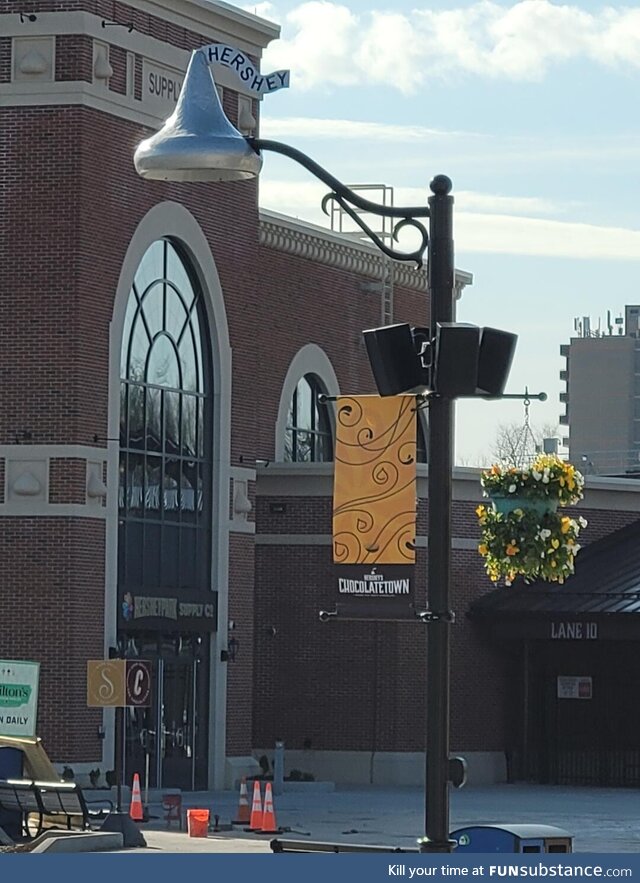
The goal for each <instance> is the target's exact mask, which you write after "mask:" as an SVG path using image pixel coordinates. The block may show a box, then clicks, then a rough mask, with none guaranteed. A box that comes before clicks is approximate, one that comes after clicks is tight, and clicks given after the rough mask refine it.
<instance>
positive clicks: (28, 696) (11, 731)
mask: <svg viewBox="0 0 640 883" xmlns="http://www.w3.org/2000/svg"><path fill="white" fill-rule="evenodd" d="M39 676H40V663H39V662H25V661H23V660H14V659H0V736H35V735H36V714H37V710H38V680H39Z"/></svg>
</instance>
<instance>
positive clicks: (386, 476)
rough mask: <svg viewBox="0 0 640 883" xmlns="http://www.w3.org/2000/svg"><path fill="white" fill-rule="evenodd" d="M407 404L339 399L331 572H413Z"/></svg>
mask: <svg viewBox="0 0 640 883" xmlns="http://www.w3.org/2000/svg"><path fill="white" fill-rule="evenodd" d="M415 401H416V400H415V396H388V397H385V398H381V397H379V396H340V397H339V398H338V402H337V412H336V414H337V416H336V427H337V428H336V445H335V474H334V490H333V560H334V563H336V564H414V563H415V536H416V428H417V426H416V420H417V418H416V405H415Z"/></svg>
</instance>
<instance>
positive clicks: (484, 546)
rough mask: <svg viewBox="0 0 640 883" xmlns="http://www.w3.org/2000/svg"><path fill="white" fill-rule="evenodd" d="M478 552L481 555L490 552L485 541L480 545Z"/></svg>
mask: <svg viewBox="0 0 640 883" xmlns="http://www.w3.org/2000/svg"><path fill="white" fill-rule="evenodd" d="M478 552H480V554H481V555H486V554H487V553H488V552H489V549H488V548H487V546H486V545H485V544H484V543H480V545H479V546H478Z"/></svg>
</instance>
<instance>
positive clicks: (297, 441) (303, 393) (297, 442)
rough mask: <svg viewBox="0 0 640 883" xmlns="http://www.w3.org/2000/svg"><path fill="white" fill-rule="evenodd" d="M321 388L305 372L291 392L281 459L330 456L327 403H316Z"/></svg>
mask: <svg viewBox="0 0 640 883" xmlns="http://www.w3.org/2000/svg"><path fill="white" fill-rule="evenodd" d="M323 392H324V390H323V388H322V387H321V385H320V381H319V380H318V378H317V377H316V376H315V375H314V374H305V376H304V377H302V378H301V379H300V380H299V381H298V383H297V385H296V388H295V389H294V391H293V396H292V397H291V404H290V406H289V413H288V415H287V426H286V430H285V445H284V458H285V460H289V461H291V462H294V463H312V462H323V461H327V460H332V459H333V439H332V436H331V424H330V422H329V414H328V412H327V406H326V405H323V404H320V403H319V402H318V396H319V395H320V394H321V393H323Z"/></svg>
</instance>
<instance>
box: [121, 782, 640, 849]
mask: <svg viewBox="0 0 640 883" xmlns="http://www.w3.org/2000/svg"><path fill="white" fill-rule="evenodd" d="M237 803H238V795H237V794H236V793H235V792H221V793H211V792H209V793H193V794H183V804H184V806H185V807H197V808H206V809H209V810H210V813H211V820H212V822H213V815H214V813H215V814H217V815H219V817H220V822H221V823H224V822H229V821H230V820H231V819H233V818H234V817H235V815H236V811H237ZM275 810H276V817H277V823H278V825H279V826H281V827H284V828H289V829H291V830H290V831H289V832H285V833H283V834H282V835H279V836H281V837H282V838H283V839H286V838H290V839H293V840H306V839H308V840H310V841H328V842H339V843H366V844H374V845H385V846H401V847H405V848H411V847H413V846H415V843H416V839H417V838H418V837H420V836H421V835H422V834H423V833H424V792H423V791H422V790H421V789H418V788H383V787H377V786H370V787H357V788H348V787H343V788H338V789H336V790H335V791H333V792H329V793H317V792H313V791H309V792H307V793H285V794H282V795H280V796H278V797H276V798H275ZM150 812H151V815H152V816H157V817H158V818H155V819H151V820H150V821H149V822H148V823H146V824H143V825H141V828H142V831H143V832H144V836H145V838H146V840H147V845H148V848H147V849H141V850H137V849H130V850H127V852H129V853H131V852H140V853H143V854H146V855H153V854H156V855H157V854H158V852H177V853H191V852H193V853H196V852H225V853H228V852H249V853H260V852H263V853H270V851H271V850H270V847H269V843H270V841H271V840H272V839H273V837H272V836H265V835H255V834H248V833H245V832H244V831H243V830H242V829H241V828H235V829H234V830H233V831H232V832H221V833H219V834H214V833H210V834H209V836H208V837H207V838H202V839H200V838H192V837H189V836H188V835H187V833H186V832H180V831H178V830H177V828H176V825H175V823H174V824H173V825H172V827H171V829H167V827H166V824H165V823H164V821H163V820H162V818H161V816H162V810H161V807H160V806H159V805H154V804H151V805H150ZM498 822H511V823H512V824H514V823H518V824H544V825H555V826H557V827H559V828H563V829H565V830H566V831H567V832H568V833H569V834H571V835H572V836H573V838H574V840H573V850H574V852H608V853H625V852H627V853H630V852H632V853H638V852H640V795H639V794H638V791H637V789H614V788H586V787H585V788H568V787H561V786H540V785H493V786H487V787H467V788H462V789H460V790H459V791H452V793H451V831H455V830H456V829H457V828H461V827H465V826H466V825H469V824H480V823H483V824H487V823H488V824H491V823H498Z"/></svg>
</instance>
